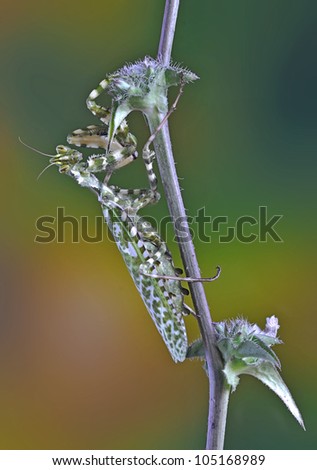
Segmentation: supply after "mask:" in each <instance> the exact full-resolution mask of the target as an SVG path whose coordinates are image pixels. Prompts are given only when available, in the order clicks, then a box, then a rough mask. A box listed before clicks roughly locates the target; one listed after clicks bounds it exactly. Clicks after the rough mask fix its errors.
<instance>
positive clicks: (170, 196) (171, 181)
mask: <svg viewBox="0 0 317 470" xmlns="http://www.w3.org/2000/svg"><path fill="white" fill-rule="evenodd" d="M178 7H179V0H166V4H165V11H164V19H163V25H162V32H161V39H160V45H159V50H158V56H160V57H161V58H162V60H163V62H164V64H165V65H168V64H169V62H170V59H171V51H172V45H173V39H174V33H175V26H176V20H177V13H178ZM163 118H164V116H163V115H162V116H157V117H156V119H155V118H154V117H153V119H149V125H150V128H151V131H152V132H154V130H155V128H156V127H157V126H158V125H159V123H160V120H162V119H163ZM155 121H156V122H155ZM154 148H155V153H156V156H157V162H158V167H159V171H160V175H161V179H162V183H163V187H164V192H165V195H166V200H167V204H168V208H169V212H170V214H171V216H172V219H173V221H174V228H175V233H176V237H177V240H178V245H179V248H180V252H181V256H182V260H183V263H184V268H185V271H186V275H187V276H188V277H192V278H198V277H201V275H200V270H199V266H198V262H197V258H196V254H195V248H194V244H193V241H192V238H191V234H190V231H189V226H188V223H187V216H186V212H185V207H184V203H183V200H182V196H181V191H180V187H179V184H178V177H177V173H176V168H175V162H174V157H173V152H172V145H171V139H170V134H169V129H168V123H166V124H165V125H164V126H163V128H162V130H161V132H159V134H158V135H157V137H156V139H155V141H154ZM180 225H181V232H180ZM180 233H181V236H180ZM189 288H190V292H191V295H192V299H193V303H194V307H195V310H196V312H197V313H198V315H199V316H198V317H197V321H198V324H199V328H200V331H201V336H202V339H203V342H204V347H205V354H206V361H207V366H208V377H209V414H208V430H207V440H206V449H222V448H223V440H224V428H225V422H223V419H222V417H223V416H225V415H226V413H224V411H225V410H223V409H222V406H223V400H222V399H221V397H222V396H223V392H224V387H225V386H224V380H223V374H222V368H223V365H222V361H221V359H220V356H219V353H218V350H217V348H216V346H215V345H216V341H215V331H214V328H213V324H212V320H211V316H210V311H209V307H208V303H207V299H206V295H205V292H204V287H203V285H202V284H201V283H190V284H189ZM221 404H222V406H221Z"/></svg>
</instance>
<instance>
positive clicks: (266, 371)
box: [243, 362, 305, 430]
mask: <svg viewBox="0 0 317 470" xmlns="http://www.w3.org/2000/svg"><path fill="white" fill-rule="evenodd" d="M243 374H248V375H253V377H256V378H257V379H259V380H261V382H262V383H264V384H265V385H267V386H268V387H269V388H270V389H271V390H273V392H275V393H276V395H277V396H279V397H280V399H281V400H282V401H283V402H284V404H285V405H286V406H287V408H288V409H289V411H290V412H291V413H292V415H293V416H294V418H295V419H297V421H298V422H299V424H300V425H301V426H302V428H303V429H304V430H305V425H304V421H303V418H302V416H301V414H300V411H299V409H298V408H297V405H296V403H295V401H294V399H293V397H292V395H291V392H290V391H289V389H288V388H287V386H286V384H285V382H284V381H283V379H282V377H281V376H280V374H279V372H278V371H277V370H276V368H275V367H274V365H272V364H271V363H269V362H263V363H262V364H260V365H258V366H257V367H252V366H251V367H246V368H245V370H244V371H243Z"/></svg>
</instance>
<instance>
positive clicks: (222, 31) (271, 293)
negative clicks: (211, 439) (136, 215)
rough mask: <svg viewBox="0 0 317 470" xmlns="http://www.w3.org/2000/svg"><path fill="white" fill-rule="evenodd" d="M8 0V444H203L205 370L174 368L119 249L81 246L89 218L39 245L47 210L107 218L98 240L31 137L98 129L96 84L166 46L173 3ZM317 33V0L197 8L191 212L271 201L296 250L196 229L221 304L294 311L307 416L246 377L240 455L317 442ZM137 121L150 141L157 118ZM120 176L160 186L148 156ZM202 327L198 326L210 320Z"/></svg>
mask: <svg viewBox="0 0 317 470" xmlns="http://www.w3.org/2000/svg"><path fill="white" fill-rule="evenodd" d="M2 3H3V5H2V15H1V16H2V18H1V20H2V21H1V23H2V24H1V29H0V35H1V67H2V71H1V77H0V80H1V111H0V112H1V121H2V124H1V131H0V132H1V148H2V152H1V154H2V157H1V187H0V188H1V205H2V228H1V289H2V294H1V301H2V306H1V317H0V319H1V325H0V416H1V428H0V447H1V448H2V449H41V448H44V449H88V448H93V449H160V448H164V449H177V448H179V449H195V448H197V449H200V448H203V447H204V443H205V431H206V417H207V400H208V397H207V393H208V390H207V380H206V377H205V375H204V372H203V370H202V368H201V367H200V364H198V363H195V362H189V363H187V362H186V363H185V364H183V365H175V364H174V363H173V362H172V361H171V359H170V357H169V354H168V352H167V350H166V348H165V346H164V344H163V342H162V340H161V339H160V337H159V335H158V334H157V332H156V330H155V327H154V325H153V324H152V321H151V319H150V317H149V315H148V314H147V312H146V311H145V308H144V306H143V304H142V302H141V300H140V298H139V296H138V293H137V291H136V289H135V288H134V285H133V283H132V281H131V279H130V277H129V275H128V273H127V271H126V269H125V266H124V265H123V262H122V260H121V258H120V255H119V253H118V252H117V250H116V248H115V246H114V245H113V243H111V242H109V241H105V242H103V243H95V244H87V243H84V242H82V243H72V241H71V230H70V227H68V229H67V233H66V241H65V243H56V242H53V243H50V244H38V243H35V242H34V237H35V235H36V234H37V231H36V228H35V221H36V219H37V218H38V217H40V216H42V215H50V216H54V215H56V208H57V207H58V206H59V207H65V211H66V213H67V214H68V215H73V216H75V217H80V216H82V215H86V216H88V217H89V229H90V230H91V233H93V231H94V221H95V217H96V216H97V215H100V212H99V207H98V204H97V202H96V201H95V199H94V197H93V195H91V194H90V193H89V192H88V191H86V190H84V189H82V188H80V187H79V186H77V185H76V184H75V183H74V182H72V181H71V180H70V179H68V178H66V177H63V176H62V175H60V174H59V173H58V172H57V170H56V168H52V169H50V170H48V171H47V172H46V173H45V174H44V175H43V176H42V177H41V178H40V179H39V181H36V177H37V175H38V174H39V173H40V171H41V170H42V169H43V167H44V166H45V165H46V164H47V162H48V161H47V159H45V158H44V157H42V156H39V155H37V154H35V153H32V152H31V151H29V150H28V149H26V148H24V147H23V146H22V145H21V144H19V143H18V140H17V138H18V136H21V137H22V138H23V139H24V140H25V141H26V142H27V143H29V144H30V145H33V146H35V147H37V148H38V149H41V150H42V151H44V152H47V153H54V149H55V146H56V145H57V144H60V143H65V137H66V134H67V133H68V132H70V131H72V130H73V129H76V128H78V127H83V126H85V125H87V124H93V123H97V120H96V119H95V118H94V117H93V116H92V115H91V114H90V113H89V111H88V110H87V109H86V107H85V99H86V97H87V95H88V93H89V92H90V91H91V90H92V89H93V88H94V87H95V86H96V84H97V83H98V82H99V81H100V80H101V79H102V78H103V77H104V76H105V74H106V73H108V72H112V71H114V70H116V69H117V68H118V67H120V66H121V65H123V64H124V63H125V62H126V61H129V62H131V61H133V60H136V59H139V58H142V57H144V56H145V55H147V54H148V55H154V56H155V55H156V51H157V45H158V40H159V35H160V27H161V20H162V15H163V9H164V0H159V1H158V0H157V1H148V0H135V1H133V2H131V1H130V0H129V1H128V0H120V1H117V2H113V1H107V0H103V1H101V0H95V2H93V3H92V4H90V6H89V5H88V4H87V3H86V2H81V1H80V0H79V1H76V2H75V1H74V0H63V1H61V0H55V1H54V2H48V1H43V0H41V1H40V0H29V1H28V2H22V1H21V0H20V1H18V2H6V1H4V2H2ZM316 27H317V4H316V2H313V1H311V0H302V1H297V2H289V1H287V0H279V1H278V2H276V1H275V0H267V1H265V2H260V1H257V2H255V1H253V0H239V1H237V0H230V1H229V0H227V1H226V2H222V1H214V0H212V1H210V0H200V1H199V2H194V1H190V0H182V1H181V7H180V13H179V20H178V26H177V33H176V37H175V45H174V49H173V58H174V59H175V60H177V61H180V62H182V63H184V64H185V65H187V66H188V67H189V68H190V69H192V70H193V71H195V72H196V73H197V74H198V75H199V76H200V77H201V79H200V80H199V81H198V82H196V83H195V84H192V85H190V86H188V87H187V88H186V90H185V93H184V95H183V97H182V99H181V102H180V104H179V106H178V110H177V112H176V113H175V114H174V115H173V116H172V117H171V119H170V127H171V133H172V139H173V147H174V151H175V158H176V160H177V169H178V174H179V176H180V177H181V178H182V179H181V184H182V188H183V190H184V191H183V196H184V200H185V203H186V207H187V209H188V214H189V215H192V216H194V215H195V214H196V211H197V209H199V208H201V207H205V208H206V214H208V215H210V216H213V217H215V216H218V215H225V216H228V217H229V220H230V222H231V223H232V225H233V224H234V222H235V221H236V220H237V218H238V217H240V216H242V215H245V214H247V215H251V216H254V217H256V216H257V213H258V207H259V206H260V205H264V206H267V207H268V213H269V216H272V215H274V214H282V215H283V219H282V220H281V221H280V222H279V223H278V224H277V226H276V228H277V230H278V233H279V235H280V236H281V237H282V238H283V240H284V241H283V243H275V242H273V241H272V240H271V239H270V238H269V239H268V241H267V242H266V243H259V242H258V241H256V242H254V243H251V244H243V243H241V242H239V241H237V240H235V241H233V242H231V243H227V244H223V243H219V239H218V234H217V233H216V234H213V237H212V242H211V243H208V244H207V243H203V242H202V241H200V240H199V239H198V237H196V238H195V245H196V248H197V254H198V257H199V261H200V264H201V269H202V273H203V274H204V275H210V274H211V273H212V272H214V266H215V265H217V264H220V265H221V266H222V270H223V274H222V276H221V278H220V280H219V281H217V282H216V283H213V284H212V285H207V286H206V292H207V296H208V301H209V304H210V306H211V309H212V315H213V318H214V320H216V321H218V320H221V319H224V318H228V317H233V316H236V315H245V316H247V317H248V318H249V320H250V321H252V322H258V323H259V324H260V325H262V326H263V325H264V322H265V317H266V316H268V315H271V314H276V315H278V317H279V319H280V323H281V329H280V336H281V338H282V339H283V340H284V342H285V344H284V345H281V346H280V347H279V348H278V351H277V352H278V354H279V355H280V357H281V360H282V365H283V370H282V373H283V377H284V379H285V381H286V383H287V384H288V386H289V387H290V389H291V391H292V393H293V395H294V398H295V400H296V402H297V404H298V406H299V407H300V410H301V411H302V414H303V417H304V420H305V423H306V427H307V432H306V433H305V432H303V431H302V430H301V429H300V427H299V426H298V424H297V423H296V422H295V420H294V419H293V417H292V416H291V415H290V414H289V413H288V412H287V410H286V409H284V405H283V404H282V402H280V400H279V399H278V398H277V397H275V396H274V395H273V394H272V393H271V392H270V391H269V390H268V389H266V388H265V387H264V386H263V385H261V384H260V383H259V382H257V381H256V380H255V379H253V378H248V377H242V380H241V385H240V387H239V388H238V390H237V391H236V392H235V394H233V395H232V399H231V401H230V408H229V416H228V430H227V438H226V448H228V449H292V448H295V449H313V448H316V437H317V419H316V414H317V405H316V392H317V390H316V388H317V386H316V372H315V370H316V326H317V316H316V280H315V279H316V228H317V222H316V168H317V166H316V150H317V138H316V136H317V134H316V128H317V111H316V110H317V107H316V105H317V91H316V79H317V59H316V57H317V55H316V48H317V28H316ZM173 93H175V91H173ZM132 128H133V130H134V131H135V132H136V133H137V134H138V136H139V141H140V142H141V143H142V142H144V141H145V139H146V135H147V134H146V131H145V129H144V123H143V121H142V119H141V118H140V116H136V117H135V118H134V119H133V120H132ZM116 178H117V181H120V183H122V184H125V185H129V186H131V187H138V186H139V185H143V184H144V183H145V182H146V179H145V173H144V168H143V166H142V162H141V161H138V162H136V163H135V165H134V167H133V168H132V167H131V168H126V169H124V170H122V172H121V174H120V175H116ZM147 213H149V215H152V216H156V217H162V216H163V215H166V207H165V205H164V203H163V202H161V203H160V205H159V206H158V207H156V208H154V207H153V209H152V208H151V209H148V212H147ZM193 228H194V229H196V228H195V227H193ZM207 231H208V230H207ZM172 237H173V234H172V232H171V231H169V232H168V240H169V245H170V246H171V248H172V250H173V253H174V254H175V258H176V259H177V260H179V256H178V252H177V247H176V246H175V245H173V242H172ZM177 264H178V263H177ZM186 324H187V326H188V332H189V336H190V338H191V339H194V338H195V337H197V334H198V331H197V326H196V321H195V319H193V318H187V319H186Z"/></svg>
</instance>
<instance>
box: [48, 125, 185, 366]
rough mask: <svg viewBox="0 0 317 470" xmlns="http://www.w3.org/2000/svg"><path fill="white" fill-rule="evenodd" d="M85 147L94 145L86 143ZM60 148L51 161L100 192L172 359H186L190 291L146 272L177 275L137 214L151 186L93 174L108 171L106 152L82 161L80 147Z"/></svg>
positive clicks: (150, 229) (161, 244) (120, 246)
mask: <svg viewBox="0 0 317 470" xmlns="http://www.w3.org/2000/svg"><path fill="white" fill-rule="evenodd" d="M84 133H86V131H84ZM78 135H79V132H78V133H77V136H78ZM85 137H87V136H85ZM86 145H87V146H89V145H90V143H88V144H87V141H86ZM56 150H57V155H56V156H54V157H53V158H51V163H53V164H55V165H57V166H58V167H59V171H60V172H61V173H66V174H68V175H69V176H71V177H72V178H74V179H75V180H76V181H77V182H78V183H79V184H80V185H81V186H85V187H89V188H91V189H93V190H94V191H95V192H96V193H97V195H98V199H99V202H100V204H101V206H102V210H103V214H104V217H105V220H106V222H107V224H108V227H109V229H110V230H111V232H112V234H113V237H114V240H115V242H116V244H117V246H118V249H119V251H120V253H121V254H122V257H123V259H124V261H125V263H126V265H127V268H128V270H129V272H130V274H131V276H132V278H133V280H134V283H135V285H136V287H137V289H138V291H139V293H140V295H141V297H142V299H143V301H144V303H145V305H146V307H147V310H148V311H149V313H150V315H151V318H152V319H153V321H154V323H155V326H156V328H157V329H158V331H159V333H160V335H161V336H162V338H163V340H164V342H165V344H166V346H167V348H168V350H169V352H170V354H171V356H172V358H173V360H174V361H175V362H182V361H184V360H185V358H186V352H187V344H188V343H187V335H186V329H185V323H184V320H183V314H186V313H189V308H188V307H187V306H186V305H185V304H184V302H183V298H184V292H186V290H184V289H183V287H182V286H181V283H180V280H179V281H178V280H177V281H176V280H173V279H172V280H170V279H153V278H151V277H149V276H147V275H146V274H147V273H149V274H155V275H165V276H166V275H171V276H177V275H178V270H177V269H176V268H175V267H174V265H173V261H172V258H171V255H170V253H169V251H168V249H167V247H166V244H165V242H164V241H163V240H162V239H161V238H160V236H159V234H158V233H157V232H156V230H155V229H154V228H153V227H152V226H151V225H150V224H149V222H147V221H145V220H144V219H143V218H141V217H140V216H139V215H138V214H137V212H138V211H139V210H140V209H141V208H142V207H145V206H146V205H147V204H149V203H151V202H153V200H154V199H157V197H158V196H157V194H155V193H153V191H152V190H151V189H148V190H147V189H144V190H142V189H140V190H125V189H120V188H117V187H115V186H108V185H107V184H104V183H102V182H101V181H100V180H99V179H98V178H97V177H96V175H95V174H94V173H97V172H100V171H101V169H102V170H106V164H105V160H106V157H104V156H102V157H101V158H99V156H98V155H92V156H90V157H88V159H87V162H84V161H83V157H82V153H81V152H79V151H77V150H74V149H71V148H69V147H66V146H58V147H57V149H56ZM119 164H120V165H121V164H123V162H120V163H119ZM111 165H113V162H111Z"/></svg>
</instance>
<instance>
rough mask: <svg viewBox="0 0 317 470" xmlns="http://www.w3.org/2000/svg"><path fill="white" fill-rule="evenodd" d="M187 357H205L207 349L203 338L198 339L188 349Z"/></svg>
mask: <svg viewBox="0 0 317 470" xmlns="http://www.w3.org/2000/svg"><path fill="white" fill-rule="evenodd" d="M186 357H187V358H188V359H195V358H196V359H205V350H204V345H203V340H202V339H201V338H199V339H196V340H195V341H194V342H193V343H192V344H191V345H190V346H189V347H188V349H187V354H186Z"/></svg>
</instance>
